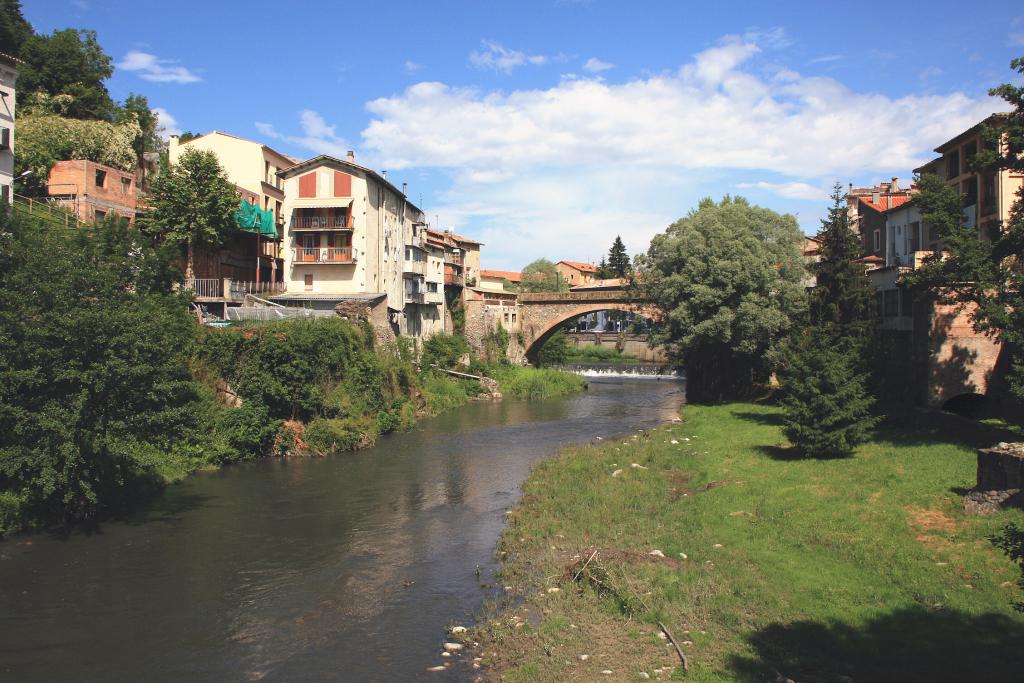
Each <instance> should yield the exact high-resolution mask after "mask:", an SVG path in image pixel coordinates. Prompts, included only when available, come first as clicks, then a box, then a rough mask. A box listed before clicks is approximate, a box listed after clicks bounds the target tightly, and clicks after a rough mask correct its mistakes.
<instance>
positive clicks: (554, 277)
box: [520, 258, 569, 292]
mask: <svg viewBox="0 0 1024 683" xmlns="http://www.w3.org/2000/svg"><path fill="white" fill-rule="evenodd" d="M520 286H521V289H522V291H524V292H565V291H568V290H569V287H568V284H567V283H566V282H565V280H563V279H562V276H561V275H560V274H559V273H558V270H557V269H556V268H555V264H554V263H552V262H551V261H549V260H547V259H546V258H539V259H537V260H536V261H533V262H532V263H530V264H528V265H527V266H526V267H525V268H523V273H522V281H521V283H520Z"/></svg>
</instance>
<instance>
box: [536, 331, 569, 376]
mask: <svg viewBox="0 0 1024 683" xmlns="http://www.w3.org/2000/svg"><path fill="white" fill-rule="evenodd" d="M568 358H569V343H568V342H567V341H566V340H565V332H564V331H562V330H558V331H556V332H555V333H554V334H552V335H551V336H550V337H548V338H547V340H545V341H544V344H543V345H542V346H541V347H540V349H539V350H538V351H537V365H538V367H542V368H544V367H550V366H552V365H561V364H562V363H564V362H565V361H566V359H568Z"/></svg>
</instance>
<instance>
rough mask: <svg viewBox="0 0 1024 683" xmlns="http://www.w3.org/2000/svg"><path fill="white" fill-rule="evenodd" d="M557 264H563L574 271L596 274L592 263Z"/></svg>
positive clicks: (569, 262) (567, 262) (570, 262)
mask: <svg viewBox="0 0 1024 683" xmlns="http://www.w3.org/2000/svg"><path fill="white" fill-rule="evenodd" d="M559 263H564V264H565V265H567V266H569V267H570V268H575V269H576V270H578V271H581V272H584V273H596V272H597V266H595V265H594V264H593V263H583V262H581V261H559Z"/></svg>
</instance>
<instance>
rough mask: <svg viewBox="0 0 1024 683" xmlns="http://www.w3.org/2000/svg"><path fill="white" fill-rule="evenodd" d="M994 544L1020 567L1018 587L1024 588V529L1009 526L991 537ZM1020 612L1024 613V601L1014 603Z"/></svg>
mask: <svg viewBox="0 0 1024 683" xmlns="http://www.w3.org/2000/svg"><path fill="white" fill-rule="evenodd" d="M989 540H991V541H992V543H993V544H994V545H995V546H996V547H997V548H999V549H1000V550H1002V551H1003V552H1004V553H1006V555H1007V556H1008V557H1009V558H1010V559H1011V560H1013V561H1014V562H1016V563H1017V564H1018V565H1019V566H1020V571H1021V577H1020V578H1019V579H1018V580H1017V585H1018V586H1020V587H1021V588H1024V527H1020V526H1017V525H1016V524H1008V525H1006V526H1005V527H1003V530H1002V531H1000V532H999V533H998V534H994V535H993V536H991V537H990V539H989ZM1014 607H1015V608H1016V609H1017V611H1018V612H1024V600H1022V601H1017V602H1016V603H1014Z"/></svg>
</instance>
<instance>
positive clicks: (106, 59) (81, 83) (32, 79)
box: [18, 28, 115, 121]
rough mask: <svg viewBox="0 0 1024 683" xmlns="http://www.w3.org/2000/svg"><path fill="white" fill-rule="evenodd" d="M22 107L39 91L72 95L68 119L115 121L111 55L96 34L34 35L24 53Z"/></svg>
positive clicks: (20, 79) (68, 31) (72, 31)
mask: <svg viewBox="0 0 1024 683" xmlns="http://www.w3.org/2000/svg"><path fill="white" fill-rule="evenodd" d="M21 59H22V60H24V62H25V63H24V64H23V65H21V66H20V67H19V68H18V104H19V105H20V104H21V103H22V102H24V101H25V100H26V99H27V98H28V97H30V96H31V95H32V94H33V93H35V92H37V91H42V92H44V93H47V94H49V95H70V96H71V98H72V101H71V103H70V105H69V107H68V109H67V115H68V116H70V117H72V118H76V119H103V120H105V121H110V120H112V119H113V116H114V111H115V105H114V101H113V100H112V99H111V98H110V93H109V92H108V91H107V86H106V85H105V84H104V81H105V80H107V79H108V78H110V76H111V74H113V73H114V67H113V66H112V64H111V59H110V55H108V54H106V53H105V52H104V51H103V48H102V47H100V44H99V42H98V41H97V39H96V32H95V31H84V30H77V29H71V28H69V29H64V30H63V31H54V32H53V33H52V34H50V35H48V36H47V35H33V36H31V37H29V38H28V39H27V40H26V41H25V42H24V44H23V45H22V49H21Z"/></svg>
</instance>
